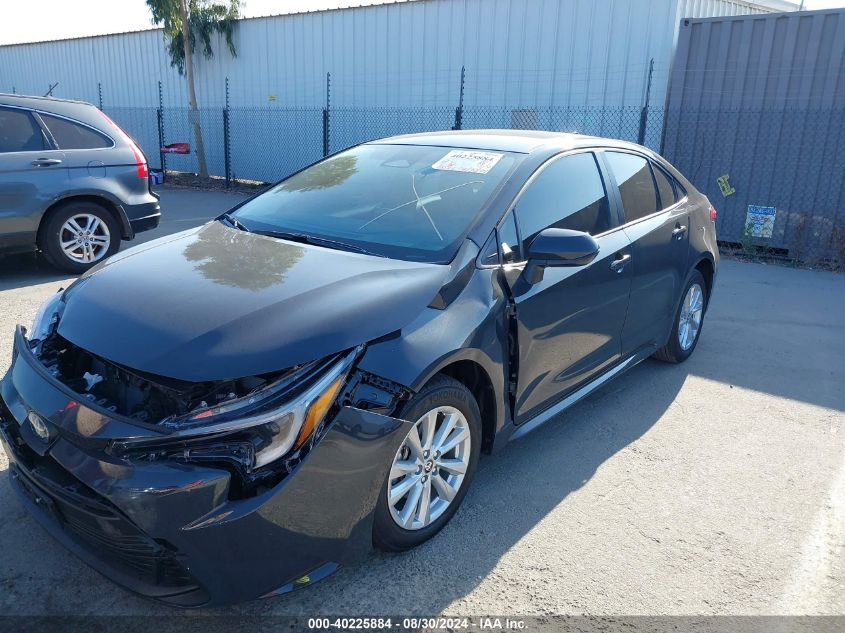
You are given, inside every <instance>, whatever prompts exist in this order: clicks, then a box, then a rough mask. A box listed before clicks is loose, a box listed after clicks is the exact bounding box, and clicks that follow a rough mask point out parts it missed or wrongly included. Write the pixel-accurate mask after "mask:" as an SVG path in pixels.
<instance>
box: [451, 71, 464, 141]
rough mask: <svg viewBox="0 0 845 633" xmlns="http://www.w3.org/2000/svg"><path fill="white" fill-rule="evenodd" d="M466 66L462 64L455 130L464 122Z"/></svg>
mask: <svg viewBox="0 0 845 633" xmlns="http://www.w3.org/2000/svg"><path fill="white" fill-rule="evenodd" d="M466 71H467V69H466V66H461V94H460V97H458V107H457V108H455V125H454V126H453V127H452V129H453V130H460V129H461V126H462V125H463V124H464V82H465V80H466Z"/></svg>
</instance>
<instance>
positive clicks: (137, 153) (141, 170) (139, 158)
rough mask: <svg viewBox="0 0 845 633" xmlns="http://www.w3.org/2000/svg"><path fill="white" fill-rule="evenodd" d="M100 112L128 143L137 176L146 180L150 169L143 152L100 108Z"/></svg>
mask: <svg viewBox="0 0 845 633" xmlns="http://www.w3.org/2000/svg"><path fill="white" fill-rule="evenodd" d="M100 114H101V115H102V116H103V118H104V119H105V120H106V123H108V124H109V125H110V126H111V127H112V128H114V130H115V132H117V133H118V135H120V136H121V137H123V140H125V141H126V142H127V143H128V144H129V148H130V149H131V150H132V155H133V156H134V157H135V168H136V169H137V170H138V178H142V179H144V180H146V179H147V178H149V175H150V171H149V170H148V169H147V159H146V158H144V153H143V152H142V151H141V148H140V147H138V145H137V144H136V143H135V141H133V140H132V137H130V136H129V135H128V134H127V133H126V132H124V131H123V130H122V129H120V126H119V125H118V124H117V123H115V122H114V121H112V120H111V119H110V118H109V117H107V116H106V113H105V112H103V111H102V110H100Z"/></svg>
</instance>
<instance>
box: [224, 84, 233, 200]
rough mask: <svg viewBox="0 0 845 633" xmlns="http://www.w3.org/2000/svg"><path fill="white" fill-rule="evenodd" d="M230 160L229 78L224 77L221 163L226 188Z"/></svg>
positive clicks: (230, 183)
mask: <svg viewBox="0 0 845 633" xmlns="http://www.w3.org/2000/svg"><path fill="white" fill-rule="evenodd" d="M231 161H232V158H231V154H230V148H229V78H228V77H226V107H224V108H223V163H224V168H225V170H226V189H228V188H229V187H230V186H231V185H232V162H231Z"/></svg>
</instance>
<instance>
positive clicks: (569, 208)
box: [512, 152, 631, 424]
mask: <svg viewBox="0 0 845 633" xmlns="http://www.w3.org/2000/svg"><path fill="white" fill-rule="evenodd" d="M610 205H611V202H610V199H609V197H608V195H607V191H606V187H605V177H604V175H603V173H602V171H601V170H600V169H599V166H598V163H597V161H596V157H595V154H593V153H592V152H580V153H574V154H566V155H563V156H560V157H556V158H554V159H552V160H551V161H549V162H548V163H546V164H545V165H544V167H543V168H541V170H540V171H538V173H536V174H535V175H534V177H533V178H532V180H531V181H530V183H529V184H528V186H527V187H526V189H525V190H524V191H523V193H522V194H521V195H520V197H519V198H518V200H517V202H516V205H515V214H516V218H517V221H518V224H519V228H520V232H521V239H522V247H523V250H522V252H523V253H524V252H526V250H527V246H528V245H529V244H530V243H531V241H532V239H533V238H534V237H535V236H536V235H537V234H538V233H539V232H540V231H542V230H543V229H546V228H549V227H556V228H565V229H572V230H578V231H583V232H586V233H590V234H591V235H593V237H594V238H595V239H596V241H597V242H598V243H599V247H600V250H599V254H598V256H597V257H596V258H595V260H593V261H592V262H591V263H590V264H587V265H586V266H580V267H548V268H546V269H545V273H544V275H543V279H542V280H540V281H539V282H537V283H534V284H528V283H526V280H525V278H524V277H521V278H519V279H517V280H515V281H514V283H513V284H512V288H513V299H514V302H515V304H516V317H517V323H518V326H517V330H518V346H519V358H518V378H517V398H516V411H515V419H516V422H517V424H521V423H522V422H525V421H526V420H529V419H531V418H532V417H534V416H535V415H537V414H538V413H540V412H541V411H543V410H544V409H546V408H548V407H550V406H552V405H553V404H555V403H556V402H557V401H559V400H560V399H562V398H563V397H564V396H565V395H566V394H567V393H569V392H571V391H572V390H574V389H575V388H576V387H578V386H579V385H580V384H582V383H583V382H585V381H587V380H589V379H590V378H591V377H593V376H595V375H596V374H598V373H600V372H602V371H603V370H604V369H607V368H609V367H610V366H611V365H613V363H615V362H617V361H618V360H619V357H620V354H621V343H620V336H621V332H622V327H623V324H624V322H625V313H626V310H627V307H628V294H629V292H630V287H631V266H630V260H631V253H630V242H629V240H628V238H627V236H626V235H625V233H624V232H623V231H622V230H620V229H619V228H618V227H617V226H616V222H615V221H614V218H615V214H613V213H612V212H611V211H612V209H611V206H610Z"/></svg>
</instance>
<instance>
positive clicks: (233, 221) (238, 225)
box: [220, 212, 250, 233]
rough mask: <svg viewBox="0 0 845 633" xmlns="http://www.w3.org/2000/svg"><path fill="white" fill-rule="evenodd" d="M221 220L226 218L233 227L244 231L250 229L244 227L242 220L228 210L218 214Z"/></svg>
mask: <svg viewBox="0 0 845 633" xmlns="http://www.w3.org/2000/svg"><path fill="white" fill-rule="evenodd" d="M220 219H221V220H226V222H228V223H229V224H230V225H231V226H233V227H235V228H236V229H238V230H239V231H243V232H244V233H250V230H249V229H248V228H246V226H245V225H244V223H243V222H241V221H240V220H238V219H237V218H236V217H235V216H233V215H231V214H230V213H229V212H226V213H224V214H223V215H221V216H220Z"/></svg>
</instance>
